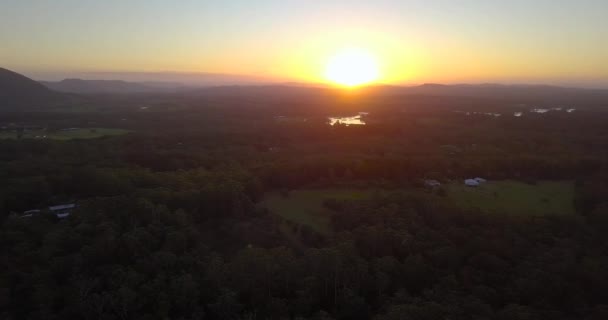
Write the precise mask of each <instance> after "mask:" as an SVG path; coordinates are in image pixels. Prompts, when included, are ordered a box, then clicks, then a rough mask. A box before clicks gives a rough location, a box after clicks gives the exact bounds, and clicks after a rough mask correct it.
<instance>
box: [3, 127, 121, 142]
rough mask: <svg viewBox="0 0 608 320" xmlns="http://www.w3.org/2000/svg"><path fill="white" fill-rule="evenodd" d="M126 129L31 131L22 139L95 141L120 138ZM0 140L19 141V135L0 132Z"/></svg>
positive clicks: (23, 134)
mask: <svg viewBox="0 0 608 320" xmlns="http://www.w3.org/2000/svg"><path fill="white" fill-rule="evenodd" d="M128 132H129V131H128V130H124V129H112V128H76V129H71V130H57V131H48V130H30V131H25V132H23V133H22V134H21V137H20V139H40V140H44V139H52V140H72V139H94V138H101V137H106V136H118V135H123V134H126V133H128ZM0 139H19V133H17V132H12V131H5V132H0Z"/></svg>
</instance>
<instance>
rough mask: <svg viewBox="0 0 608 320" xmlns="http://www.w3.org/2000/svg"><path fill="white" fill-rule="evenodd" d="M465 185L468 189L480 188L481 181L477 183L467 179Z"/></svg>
mask: <svg viewBox="0 0 608 320" xmlns="http://www.w3.org/2000/svg"><path fill="white" fill-rule="evenodd" d="M464 184H465V185H466V186H467V187H478V186H479V181H477V180H475V179H466V180H464Z"/></svg>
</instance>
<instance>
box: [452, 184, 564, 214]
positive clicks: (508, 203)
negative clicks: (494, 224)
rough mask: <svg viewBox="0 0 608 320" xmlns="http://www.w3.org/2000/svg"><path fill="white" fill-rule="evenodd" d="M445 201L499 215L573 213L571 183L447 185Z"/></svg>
mask: <svg viewBox="0 0 608 320" xmlns="http://www.w3.org/2000/svg"><path fill="white" fill-rule="evenodd" d="M446 190H447V195H448V198H449V199H450V200H451V201H452V202H453V203H455V204H457V205H459V206H461V207H464V208H478V209H479V210H481V211H483V212H490V213H502V214H527V215H528V214H529V215H547V214H574V213H575V208H574V184H573V183H572V182H571V181H542V182H538V183H536V184H527V183H523V182H518V181H513V180H505V181H489V182H486V183H483V184H482V185H480V186H479V187H474V188H472V187H467V186H464V185H463V184H462V183H451V184H448V185H447V186H446Z"/></svg>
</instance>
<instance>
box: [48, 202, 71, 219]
mask: <svg viewBox="0 0 608 320" xmlns="http://www.w3.org/2000/svg"><path fill="white" fill-rule="evenodd" d="M74 208H76V204H75V203H70V204H61V205H57V206H50V207H49V211H51V213H52V214H54V215H56V216H57V218H59V219H65V218H67V217H69V216H70V213H72V210H74Z"/></svg>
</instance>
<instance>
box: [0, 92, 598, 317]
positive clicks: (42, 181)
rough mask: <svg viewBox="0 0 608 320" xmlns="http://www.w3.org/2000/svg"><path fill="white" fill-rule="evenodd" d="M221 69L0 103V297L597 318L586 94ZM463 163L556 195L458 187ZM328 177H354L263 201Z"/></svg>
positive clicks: (166, 312) (6, 312)
mask: <svg viewBox="0 0 608 320" xmlns="http://www.w3.org/2000/svg"><path fill="white" fill-rule="evenodd" d="M235 90H237V89H235V88H227V89H222V90H219V89H218V90H217V91H214V92H213V93H212V94H209V93H204V92H203V93H201V92H195V93H188V94H183V93H180V94H158V95H153V94H132V95H99V96H88V97H86V98H83V97H78V98H77V99H76V100H74V101H75V102H73V104H74V103H77V105H63V106H58V107H57V108H56V109H53V110H47V111H41V110H35V111H10V112H9V111H6V112H3V113H2V115H1V117H0V127H2V128H1V131H0V138H1V139H0V177H1V180H0V181H2V184H0V213H1V217H0V219H1V226H0V246H1V253H0V266H1V270H2V271H3V272H2V273H1V274H0V318H2V319H379V320H380V319H420V320H426V319H429V320H431V319H504V320H507V319H509V320H510V319H554V320H559V319H608V272H607V271H606V270H608V236H607V232H608V179H607V178H608V126H607V125H606V123H607V122H608V109H604V108H602V105H601V103H602V102H601V101H598V100H593V101H591V102H589V100H584V101H578V104H574V103H575V102H576V101H575V100H572V101H568V103H571V105H568V106H561V105H558V104H555V103H554V102H553V101H550V102H547V101H548V100H543V99H544V98H543V99H540V98H539V99H537V100H534V99H532V98H530V99H532V100H527V101H524V102H522V101H516V100H514V98H504V99H492V98H488V97H468V96H454V97H445V96H443V97H438V96H432V95H431V96H427V95H420V94H411V95H407V96H401V95H382V96H374V95H373V94H370V95H363V94H362V95H359V96H358V95H356V94H354V93H352V94H347V95H340V94H333V93H327V92H322V93H318V94H311V93H310V92H309V90H310V89H302V90H301V91H297V90H296V91H297V92H295V93H293V92H290V91H289V90H288V89H285V91H286V92H287V93H284V94H283V93H277V92H283V91H280V88H265V89H264V88H257V89H255V88H254V89H242V90H243V91H239V94H235V93H234V92H235ZM249 90H251V92H250V91H249ZM263 90H269V91H270V92H273V94H260V92H259V91H263ZM277 90H278V91H277ZM605 103H607V104H608V102H605ZM603 107H608V105H603ZM534 108H542V110H547V111H542V112H533V111H531V110H534ZM551 108H554V109H551ZM567 108H572V109H571V110H569V111H567V110H566V109H567ZM549 110H550V111H549ZM359 112H363V114H362V117H363V118H362V119H363V120H364V121H365V125H346V124H343V123H337V124H335V125H333V126H331V125H329V124H328V123H327V117H328V116H353V115H356V114H358V113H359ZM518 112H522V114H521V115H519V116H515V115H514V114H516V113H518ZM496 114H500V115H499V116H497V115H496ZM73 128H84V129H83V130H86V132H85V133H86V135H85V136H81V137H78V136H74V137H72V136H69V134H70V133H69V132H70V131H69V130H72V129H73ZM102 128H105V129H102ZM107 129H121V130H124V132H125V133H124V134H116V135H104V134H103V132H106V131H103V130H107ZM79 132H80V131H79ZM108 132H109V131H108ZM477 176H479V177H484V178H485V179H487V180H488V181H490V182H489V183H493V182H494V181H496V182H497V183H500V182H501V181H514V182H513V183H519V184H521V185H522V186H529V187H530V188H533V187H534V186H539V185H542V184H543V183H550V182H554V183H558V182H559V183H564V184H567V186H571V193H572V201H571V202H572V204H571V205H572V208H573V209H572V212H569V213H567V214H562V213H560V212H546V213H544V214H532V212H531V211H532V210H531V209H530V212H528V209H527V207H525V206H523V205H522V206H520V207H518V208H519V209H517V210H511V211H512V212H501V213H497V212H488V210H486V209H485V208H486V207H484V206H483V205H479V206H477V205H470V206H463V205H462V204H461V203H460V202H459V201H458V199H455V198H454V197H453V196H451V194H452V192H453V191H452V190H453V189H455V188H457V187H458V186H457V185H459V184H461V182H462V181H463V179H466V178H469V177H477ZM428 179H433V180H437V181H439V182H440V183H441V184H442V186H441V187H439V188H428V187H425V181H426V180H428ZM327 188H334V189H340V190H355V191H356V192H365V193H366V194H367V196H365V197H332V196H331V195H327V196H321V198H320V201H321V202H322V207H323V209H322V210H323V211H322V212H324V216H323V217H322V218H323V219H325V220H323V221H326V227H325V229H323V228H316V227H315V224H306V223H299V222H298V221H297V220H294V219H290V218H289V217H290V215H289V211H294V212H295V211H297V210H299V208H298V206H302V205H303V204H302V205H298V204H297V202H294V204H293V208H288V209H283V211H285V212H276V211H277V210H276V209H273V207H272V206H269V205H267V203H268V197H269V195H271V194H278V195H279V196H278V197H279V198H280V199H282V200H281V201H283V200H284V201H286V202H288V201H290V199H295V197H297V195H298V192H301V191H302V190H313V191H314V190H317V191H318V190H321V191H320V193H321V194H323V190H327ZM450 188H451V189H450ZM569 188H570V187H569ZM526 190H528V189H526ZM530 190H536V189H530ZM568 190H570V189H568ZM465 192H469V191H468V190H465ZM472 192H477V191H472ZM491 196H492V195H490V197H491ZM493 196H494V197H496V198H498V197H499V195H498V194H494V195H493ZM496 201H498V200H496ZM518 201H519V199H518V198H514V200H513V201H512V202H518ZM522 201H523V200H522ZM551 201H554V200H553V199H550V198H546V199H545V198H543V199H542V201H541V203H549V202H551ZM66 203H75V204H77V207H76V209H75V210H74V211H73V212H71V214H70V216H69V217H68V218H65V219H59V218H57V217H56V216H54V215H52V214H50V213H48V212H46V211H47V210H46V209H45V208H48V207H49V206H53V205H58V204H66ZM484 205H485V204H484ZM551 208H554V207H551ZM35 209H36V210H41V212H40V213H38V214H34V215H32V216H24V214H23V212H26V211H30V210H35ZM558 209H559V208H558ZM551 210H553V209H551ZM551 210H549V211H551ZM513 211H516V212H513Z"/></svg>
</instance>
